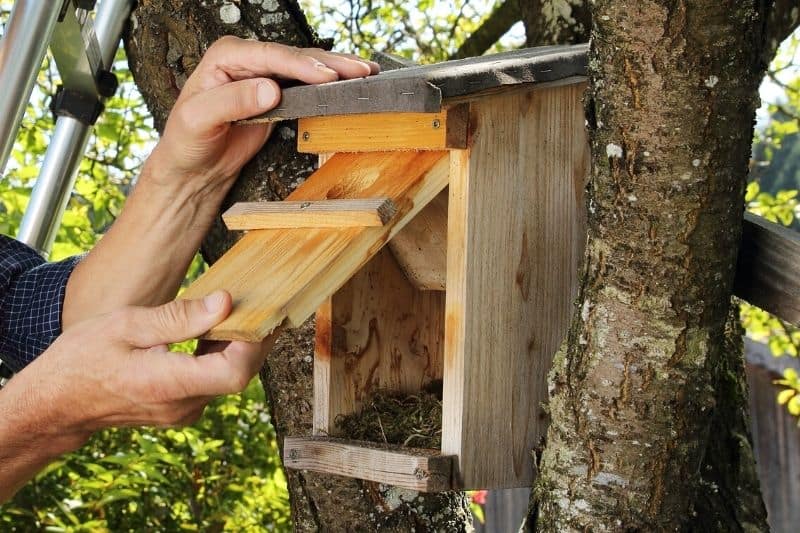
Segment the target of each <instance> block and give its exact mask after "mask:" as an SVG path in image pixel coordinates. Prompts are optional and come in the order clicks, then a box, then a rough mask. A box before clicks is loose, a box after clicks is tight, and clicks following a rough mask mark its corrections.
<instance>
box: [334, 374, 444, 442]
mask: <svg viewBox="0 0 800 533" xmlns="http://www.w3.org/2000/svg"><path fill="white" fill-rule="evenodd" d="M336 427H337V428H338V430H339V431H340V432H341V434H342V435H345V436H347V437H348V438H351V439H356V440H365V441H370V442H381V443H386V444H398V445H402V446H407V447H412V448H441V446H442V394H441V382H438V383H433V384H431V385H429V386H428V387H426V390H424V391H422V392H419V393H417V394H405V393H399V392H396V391H388V390H377V391H375V392H374V393H373V394H372V396H371V397H370V399H369V401H367V402H366V403H365V404H364V407H363V409H362V410H361V411H360V412H358V413H353V414H350V415H344V416H341V415H340V416H339V417H337V418H336Z"/></svg>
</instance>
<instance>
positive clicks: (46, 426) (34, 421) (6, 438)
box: [0, 370, 92, 464]
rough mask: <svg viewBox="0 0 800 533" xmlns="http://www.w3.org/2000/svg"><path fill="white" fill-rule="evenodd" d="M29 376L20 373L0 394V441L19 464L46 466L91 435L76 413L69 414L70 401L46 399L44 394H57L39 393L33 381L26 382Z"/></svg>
mask: <svg viewBox="0 0 800 533" xmlns="http://www.w3.org/2000/svg"><path fill="white" fill-rule="evenodd" d="M29 376H30V372H27V373H26V371H25V370H24V371H22V372H20V373H19V374H17V376H15V377H14V378H13V379H12V380H11V381H10V382H9V383H8V384H7V385H6V387H5V388H4V389H3V390H2V391H0V440H1V441H2V442H3V448H4V449H6V450H10V451H13V452H14V454H15V456H17V457H18V458H19V459H20V460H25V459H26V458H27V461H29V462H39V463H42V464H46V463H48V462H50V461H52V460H54V459H56V458H57V457H59V456H61V455H63V454H65V453H68V452H71V451H74V450H77V449H78V448H80V447H81V446H83V445H84V444H85V443H86V442H87V441H88V440H89V438H90V437H91V435H92V431H90V430H89V429H88V428H86V427H84V424H83V423H82V421H81V420H80V419H79V418H78V416H79V413H76V412H74V411H72V412H70V411H69V407H68V406H70V405H73V406H74V405H75V404H76V403H75V402H74V398H73V399H71V401H61V399H59V398H56V397H53V396H50V397H46V396H45V394H46V393H47V392H51V393H52V392H61V391H53V390H50V391H43V390H40V388H39V387H38V385H39V383H37V380H35V379H34V380H29V379H26V378H28V377H29ZM42 385H43V383H42ZM65 400H69V399H65Z"/></svg>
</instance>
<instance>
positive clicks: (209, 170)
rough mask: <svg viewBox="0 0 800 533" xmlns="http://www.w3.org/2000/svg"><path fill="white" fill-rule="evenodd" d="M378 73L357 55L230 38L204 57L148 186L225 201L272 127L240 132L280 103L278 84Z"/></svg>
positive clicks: (152, 165)
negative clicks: (280, 80) (179, 189)
mask: <svg viewBox="0 0 800 533" xmlns="http://www.w3.org/2000/svg"><path fill="white" fill-rule="evenodd" d="M379 68H380V67H379V66H378V65H377V63H373V62H371V61H364V60H362V59H359V58H357V57H356V56H353V55H348V54H337V53H333V52H326V51H324V50H320V49H316V48H294V47H290V46H284V45H281V44H276V43H265V42H259V41H253V40H245V39H239V38H237V37H231V36H227V37H223V38H222V39H220V40H218V41H217V42H215V43H214V44H213V45H212V46H211V47H210V48H209V49H208V51H207V52H206V53H205V55H204V56H203V58H202V60H201V61H200V63H199V64H198V65H197V68H196V69H195V70H194V72H193V73H192V75H191V76H189V78H188V80H187V81H186V84H185V85H184V87H183V89H182V91H181V94H180V96H179V97H178V100H177V101H176V103H175V107H174V108H173V109H172V112H171V113H170V116H169V119H168V120H167V124H166V127H165V129H164V135H163V137H162V138H161V141H160V142H159V143H158V145H157V146H156V148H155V150H154V151H153V154H152V155H151V157H150V159H149V161H148V165H146V167H145V169H146V172H145V173H144V174H145V175H146V176H147V177H148V178H149V179H155V180H158V181H159V182H160V183H172V184H175V185H178V186H181V187H189V188H190V189H191V190H193V191H202V192H209V191H213V192H218V193H219V194H218V195H217V197H218V198H220V199H221V197H222V196H223V195H224V193H225V192H226V191H227V189H228V187H230V184H231V183H232V182H233V180H234V178H235V177H236V176H237V175H238V173H239V171H240V170H241V168H242V166H244V164H245V163H246V162H247V161H248V160H249V159H250V158H252V157H253V155H255V153H256V152H257V151H258V149H259V148H261V146H262V145H263V144H264V142H265V141H266V139H267V137H268V136H269V133H270V131H271V125H268V124H255V125H234V124H231V122H233V121H236V120H241V119H246V118H250V117H253V116H255V115H259V114H261V113H264V112H266V111H269V110H270V109H272V108H274V107H275V106H276V105H277V104H278V102H279V101H280V88H279V87H278V84H277V83H275V81H274V80H273V79H272V78H276V77H277V78H289V79H297V80H300V81H302V82H305V83H310V84H316V83H325V82H330V81H335V80H337V79H350V78H360V77H364V76H369V75H370V74H374V73H376V72H378V70H379Z"/></svg>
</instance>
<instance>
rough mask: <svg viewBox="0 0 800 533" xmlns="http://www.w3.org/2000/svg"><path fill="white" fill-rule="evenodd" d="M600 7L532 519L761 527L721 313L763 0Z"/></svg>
mask: <svg viewBox="0 0 800 533" xmlns="http://www.w3.org/2000/svg"><path fill="white" fill-rule="evenodd" d="M591 14H592V20H593V21H594V22H593V35H592V37H593V38H592V43H593V44H592V49H591V52H590V69H591V86H590V89H589V94H588V97H587V111H588V125H589V131H590V136H591V142H592V161H593V172H592V177H591V180H590V184H589V187H588V195H587V196H588V199H587V203H588V206H587V207H588V221H589V236H588V241H587V247H586V258H585V268H584V273H583V278H582V281H581V290H580V296H579V299H578V304H577V308H576V313H575V317H574V319H573V325H572V327H571V329H570V332H569V335H568V340H567V344H566V345H565V347H564V349H563V350H562V351H561V352H560V353H559V354H558V355H557V356H556V360H555V362H554V368H553V371H552V373H551V387H552V390H553V394H552V396H551V401H550V412H551V420H552V422H551V426H550V429H549V431H548V435H547V447H546V448H545V451H544V454H543V456H542V460H541V465H540V476H539V480H538V483H537V487H536V489H535V506H534V511H533V517H532V522H534V524H535V527H536V529H537V530H543V531H568V530H582V531H585V530H593V531H606V530H620V529H625V530H631V531H632V530H649V531H652V530H658V531H661V530H676V529H682V530H698V531H709V530H711V531H714V530H717V531H742V530H750V531H752V530H766V515H765V512H764V507H763V503H762V502H761V498H760V493H759V489H758V481H757V478H756V477H755V474H754V473H755V470H754V462H753V457H752V449H751V447H750V442H749V429H748V426H747V417H746V403H745V402H746V394H745V393H744V391H745V390H746V389H745V388H744V386H745V385H744V373H743V369H742V361H741V347H740V346H731V344H730V343H729V342H728V343H726V319H727V317H728V313H729V309H730V295H731V287H732V280H733V274H734V270H735V265H736V253H737V249H738V243H739V238H740V233H741V220H742V210H743V200H742V198H743V190H744V184H745V178H746V174H747V164H748V159H749V154H750V144H751V140H752V128H753V116H754V111H755V107H756V104H757V102H758V98H757V96H758V94H757V90H758V84H759V82H760V80H761V77H762V75H763V71H764V67H765V62H764V57H765V55H766V54H765V51H766V49H767V46H768V39H767V35H766V33H765V28H766V20H767V17H768V15H769V11H768V8H767V7H766V6H765V5H763V4H762V3H761V2H756V1H752V0H751V1H746V2H715V1H711V0H692V1H689V0H677V1H674V2H673V1H670V2H656V1H646V2H641V1H639V0H617V1H611V0H596V1H595V2H594V3H593V5H592V13H591ZM738 334H739V332H738V329H737V332H736V334H735V335H734V336H729V337H728V338H729V339H734V338H736V335H738ZM723 462H724V463H725V464H723Z"/></svg>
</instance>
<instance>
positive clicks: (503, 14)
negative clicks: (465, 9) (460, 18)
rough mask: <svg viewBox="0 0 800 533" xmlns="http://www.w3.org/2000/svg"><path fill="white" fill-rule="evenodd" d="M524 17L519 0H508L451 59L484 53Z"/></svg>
mask: <svg viewBox="0 0 800 533" xmlns="http://www.w3.org/2000/svg"><path fill="white" fill-rule="evenodd" d="M521 18H522V15H521V14H520V10H519V5H518V3H517V0H506V1H505V2H503V3H502V4H500V6H499V7H498V8H497V9H495V10H494V11H493V12H492V14H491V15H489V17H488V18H487V19H486V21H484V23H483V24H481V26H480V27H479V28H478V29H477V30H475V31H474V32H473V33H472V35H470V36H469V37H468V38H467V40H466V41H464V44H462V45H461V47H460V48H459V49H458V50H456V51H455V52H454V53H453V55H451V56H450V59H463V58H465V57H475V56H479V55H482V54H483V53H484V52H486V50H488V49H489V48H491V47H492V45H493V44H494V43H496V42H497V41H498V40H500V37H502V36H503V35H504V34H505V33H506V32H507V31H508V30H510V29H511V26H513V25H514V24H516V23H517V22H519V21H520V20H521Z"/></svg>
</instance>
